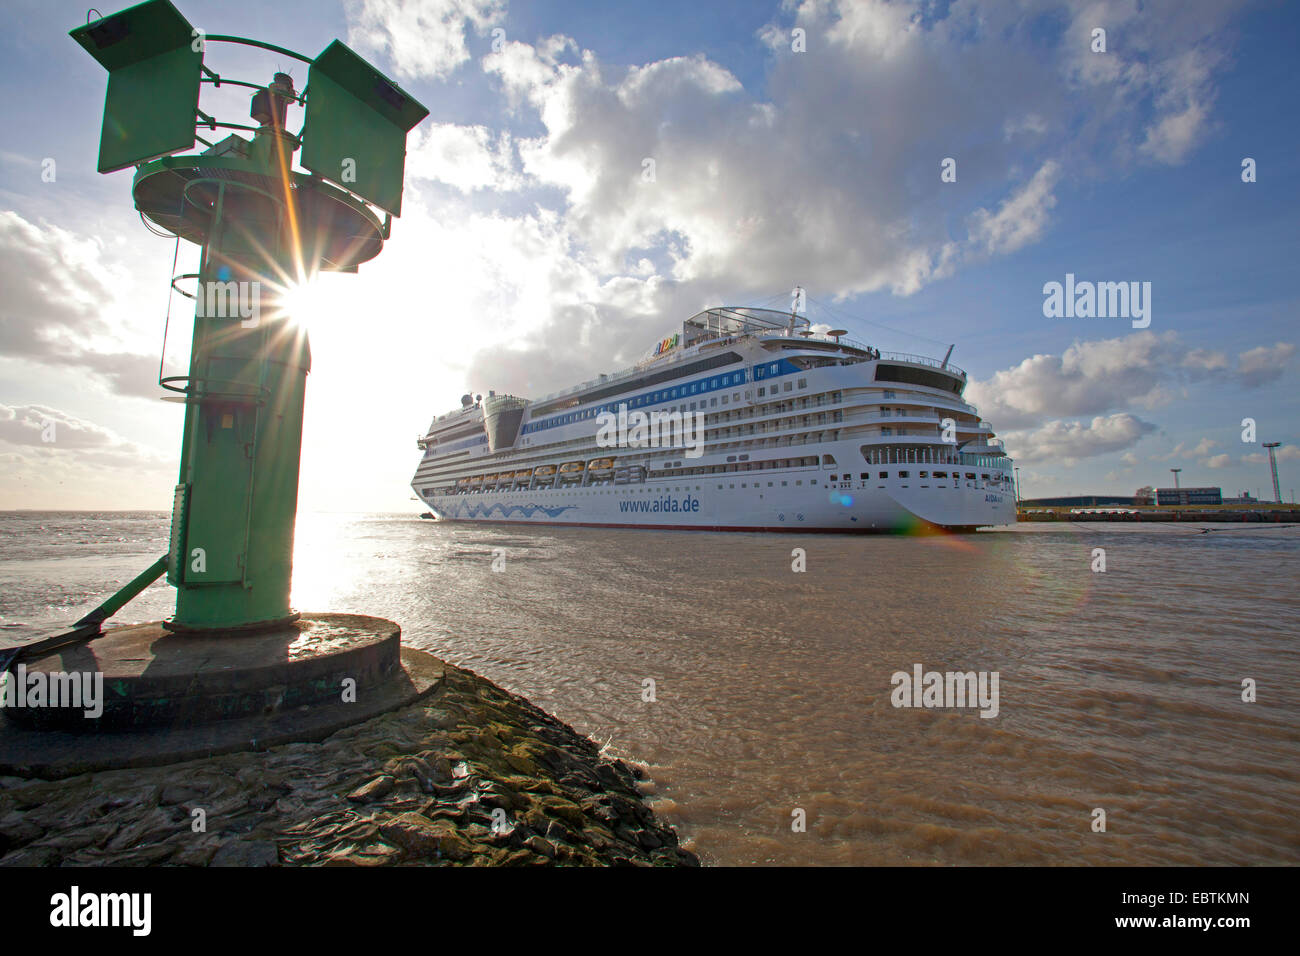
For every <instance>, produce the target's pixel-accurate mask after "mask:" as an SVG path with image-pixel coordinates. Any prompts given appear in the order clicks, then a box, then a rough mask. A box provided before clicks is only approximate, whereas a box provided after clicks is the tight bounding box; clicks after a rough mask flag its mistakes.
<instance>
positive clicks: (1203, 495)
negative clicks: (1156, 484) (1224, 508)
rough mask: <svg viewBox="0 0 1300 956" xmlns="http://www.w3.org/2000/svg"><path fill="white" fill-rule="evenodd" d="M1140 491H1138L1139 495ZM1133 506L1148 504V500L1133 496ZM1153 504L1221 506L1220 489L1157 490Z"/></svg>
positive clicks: (1221, 491)
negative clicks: (1139, 499) (1140, 499)
mask: <svg viewBox="0 0 1300 956" xmlns="http://www.w3.org/2000/svg"><path fill="white" fill-rule="evenodd" d="M1140 491H1141V489H1140V490H1139V493H1140ZM1133 503H1134V504H1150V503H1151V501H1150V499H1149V498H1148V499H1146V500H1144V501H1138V499H1137V496H1136V495H1135V496H1134V499H1133ZM1155 503H1156V505H1157V506H1159V505H1221V504H1223V489H1222V488H1157V489H1156V490H1155Z"/></svg>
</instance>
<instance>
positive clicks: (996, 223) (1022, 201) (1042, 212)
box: [970, 160, 1060, 255]
mask: <svg viewBox="0 0 1300 956" xmlns="http://www.w3.org/2000/svg"><path fill="white" fill-rule="evenodd" d="M1059 176H1060V166H1059V165H1058V164H1057V163H1056V162H1054V161H1052V160H1048V161H1047V162H1046V163H1044V164H1043V166H1042V168H1041V169H1039V170H1038V172H1036V173H1035V174H1034V177H1033V178H1032V179H1031V180H1030V181H1029V182H1028V183H1026V184H1025V187H1024V188H1023V189H1021V190H1020V191H1019V192H1017V193H1015V194H1013V195H1011V196H1009V197H1007V199H1005V200H1004V201H1003V203H1002V204H1001V205H1000V206H999V207H998V211H997V212H996V213H990V212H989V211H988V210H986V209H977V210H976V211H975V212H974V214H972V216H971V225H970V237H971V242H972V243H973V244H974V245H976V246H977V247H979V248H981V249H983V250H984V251H985V252H987V253H989V254H990V255H1006V254H1007V253H1011V252H1015V251H1016V250H1017V249H1019V248H1021V247H1022V246H1025V245H1028V244H1029V243H1031V242H1033V241H1035V240H1036V239H1038V237H1039V236H1040V235H1042V233H1043V230H1044V228H1046V226H1047V214H1048V212H1049V211H1050V210H1051V209H1052V207H1053V206H1055V205H1056V197H1055V196H1054V195H1052V186H1053V185H1055V183H1056V180H1057V179H1058V178H1059Z"/></svg>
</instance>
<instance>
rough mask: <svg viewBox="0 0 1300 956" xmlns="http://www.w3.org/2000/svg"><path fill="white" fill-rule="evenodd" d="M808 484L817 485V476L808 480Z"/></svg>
mask: <svg viewBox="0 0 1300 956" xmlns="http://www.w3.org/2000/svg"><path fill="white" fill-rule="evenodd" d="M808 484H810V485H815V484H817V479H816V478H814V479H812V480H811V481H809V482H808Z"/></svg>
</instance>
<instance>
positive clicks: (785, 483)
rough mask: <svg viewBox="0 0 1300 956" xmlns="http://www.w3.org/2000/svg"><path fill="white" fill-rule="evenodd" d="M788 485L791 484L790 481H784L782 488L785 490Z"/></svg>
mask: <svg viewBox="0 0 1300 956" xmlns="http://www.w3.org/2000/svg"><path fill="white" fill-rule="evenodd" d="M788 484H790V482H788V481H783V482H781V487H782V488H784V487H785V486H786V485H788Z"/></svg>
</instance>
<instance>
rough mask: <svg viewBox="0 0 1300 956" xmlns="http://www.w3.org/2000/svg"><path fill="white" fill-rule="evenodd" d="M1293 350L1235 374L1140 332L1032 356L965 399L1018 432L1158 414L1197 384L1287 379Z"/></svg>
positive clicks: (971, 389)
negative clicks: (1063, 420)
mask: <svg viewBox="0 0 1300 956" xmlns="http://www.w3.org/2000/svg"><path fill="white" fill-rule="evenodd" d="M1294 351H1295V347H1294V346H1293V345H1290V344H1288V343H1281V342H1279V343H1278V344H1276V345H1273V346H1270V347H1267V348H1261V349H1251V350H1249V351H1247V352H1243V353H1241V355H1240V356H1239V357H1238V361H1237V365H1236V367H1235V369H1234V368H1233V367H1232V365H1231V363H1230V362H1229V361H1228V360H1227V358H1226V356H1219V355H1218V354H1217V353H1209V352H1206V351H1205V350H1204V349H1188V348H1187V347H1186V346H1185V345H1183V344H1182V342H1181V340H1180V339H1179V336H1178V334H1177V333H1176V332H1172V331H1169V332H1150V331H1142V332H1135V333H1132V334H1130V335H1125V336H1120V337H1118V338H1113V339H1099V340H1095V341H1089V342H1076V343H1074V344H1073V345H1071V346H1070V347H1069V348H1068V349H1066V350H1065V351H1064V352H1063V353H1062V354H1061V355H1059V356H1057V355H1043V354H1040V355H1033V356H1031V357H1029V358H1027V359H1025V360H1023V361H1022V362H1021V363H1020V364H1019V365H1016V366H1013V367H1012V368H1009V369H1004V370H1002V371H999V372H996V373H994V375H993V376H992V378H990V379H987V380H985V381H972V382H971V383H970V385H969V386H968V388H967V390H966V394H967V396H968V397H969V398H970V399H971V400H972V401H973V402H975V404H977V405H978V406H979V407H980V411H981V412H982V413H983V414H984V415H985V417H987V418H988V419H989V420H990V421H993V422H996V423H998V424H999V426H1000V427H1002V428H1017V427H1024V426H1027V425H1032V424H1035V423H1037V422H1041V421H1042V420H1044V419H1046V418H1050V417H1070V416H1080V415H1097V414H1101V413H1104V412H1108V411H1111V410H1113V409H1117V408H1123V407H1125V406H1128V405H1136V406H1138V407H1141V408H1147V409H1151V408H1157V407H1160V406H1162V405H1166V404H1168V403H1169V402H1170V400H1171V399H1172V398H1173V397H1174V395H1175V394H1177V393H1178V392H1179V391H1181V390H1183V389H1185V388H1186V387H1188V386H1189V385H1190V384H1192V383H1195V382H1202V381H1213V382H1216V383H1223V384H1228V383H1232V384H1236V385H1239V386H1242V387H1246V388H1252V387H1257V386H1259V385H1261V384H1263V383H1265V382H1269V381H1272V380H1273V379H1276V378H1277V377H1279V376H1280V375H1282V374H1283V373H1284V372H1285V371H1286V369H1287V365H1288V362H1289V360H1290V358H1291V356H1292V355H1293V354H1294Z"/></svg>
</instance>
